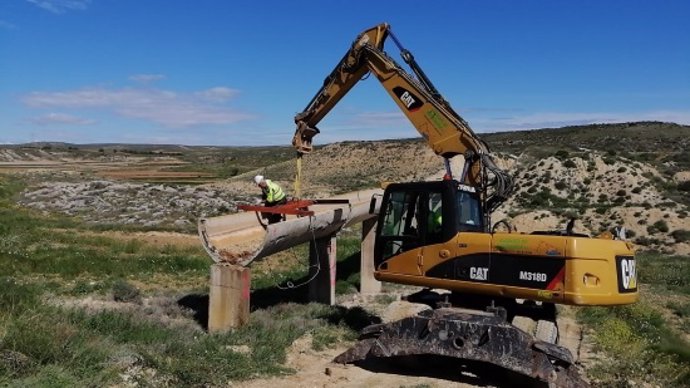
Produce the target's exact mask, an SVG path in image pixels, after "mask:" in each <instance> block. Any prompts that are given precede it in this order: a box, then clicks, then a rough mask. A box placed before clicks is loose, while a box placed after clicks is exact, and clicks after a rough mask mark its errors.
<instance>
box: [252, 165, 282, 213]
mask: <svg viewBox="0 0 690 388" xmlns="http://www.w3.org/2000/svg"><path fill="white" fill-rule="evenodd" d="M254 183H256V185H257V186H259V187H260V188H261V199H262V200H263V201H264V206H267V207H271V206H277V205H284V204H285V203H287V196H286V195H285V192H284V191H283V189H282V188H281V187H280V186H278V184H276V183H274V182H272V181H271V180H270V179H265V178H264V176H263V175H257V176H255V177H254ZM262 217H263V218H266V219H268V223H269V224H274V223H276V222H280V221H281V220H282V219H283V215H282V214H278V213H262Z"/></svg>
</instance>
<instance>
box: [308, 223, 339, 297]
mask: <svg viewBox="0 0 690 388" xmlns="http://www.w3.org/2000/svg"><path fill="white" fill-rule="evenodd" d="M335 267H336V240H335V236H332V237H324V238H317V239H316V240H312V241H311V242H310V243H309V279H311V278H312V277H314V279H313V280H312V281H311V282H309V301H310V302H318V303H324V304H327V305H334V304H335V281H336V278H335V276H336V271H335ZM317 271H318V273H317Z"/></svg>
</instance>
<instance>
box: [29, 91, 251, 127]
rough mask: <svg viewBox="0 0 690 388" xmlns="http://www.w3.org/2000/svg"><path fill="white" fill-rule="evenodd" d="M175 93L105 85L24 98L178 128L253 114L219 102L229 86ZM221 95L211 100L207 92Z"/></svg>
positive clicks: (49, 105)
mask: <svg viewBox="0 0 690 388" xmlns="http://www.w3.org/2000/svg"><path fill="white" fill-rule="evenodd" d="M209 90H211V91H213V90H216V91H215V92H209V91H208V90H207V91H200V92H192V93H176V92H172V91H168V90H161V89H138V88H123V89H105V88H85V89H80V90H70V91H63V92H33V93H30V94H28V95H26V96H24V97H23V99H22V100H23V102H24V103H25V104H26V105H28V106H30V107H34V108H71V109H84V108H92V109H104V110H107V111H112V112H114V113H116V114H118V115H120V116H123V117H128V118H137V119H143V120H147V121H152V122H155V123H158V124H161V125H164V126H166V127H171V128H181V127H190V126H196V125H209V124H211V125H213V124H233V123H237V122H239V121H243V120H248V119H251V118H253V116H252V115H250V114H248V113H244V112H240V111H237V110H233V109H231V108H229V107H228V106H227V105H223V104H220V102H223V101H225V100H227V99H228V98H229V97H230V96H232V95H235V94H237V92H236V91H234V90H232V89H228V88H223V87H219V88H213V89H209ZM208 93H210V94H211V95H214V96H219V95H222V96H223V98H222V101H220V100H219V99H218V98H216V99H215V100H213V101H210V100H209V99H208V98H207V94H208Z"/></svg>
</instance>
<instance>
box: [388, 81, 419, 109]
mask: <svg viewBox="0 0 690 388" xmlns="http://www.w3.org/2000/svg"><path fill="white" fill-rule="evenodd" d="M393 93H395V95H396V96H397V97H398V98H399V99H400V102H401V103H402V104H403V106H405V108H407V110H409V111H410V112H414V111H416V110H417V109H419V108H420V107H421V106H422V105H423V103H422V101H421V99H420V98H419V97H417V96H415V95H414V94H413V93H412V92H410V91H409V90H407V89H405V88H403V87H401V86H396V87H394V88H393Z"/></svg>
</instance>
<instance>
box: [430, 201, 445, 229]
mask: <svg viewBox="0 0 690 388" xmlns="http://www.w3.org/2000/svg"><path fill="white" fill-rule="evenodd" d="M437 197H440V195H436V194H432V198H430V202H429V219H428V223H427V233H428V234H430V235H440V234H441V232H442V230H443V216H442V215H443V211H442V209H443V207H442V206H441V198H437Z"/></svg>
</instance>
